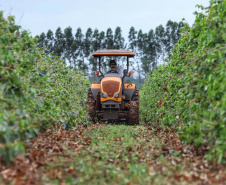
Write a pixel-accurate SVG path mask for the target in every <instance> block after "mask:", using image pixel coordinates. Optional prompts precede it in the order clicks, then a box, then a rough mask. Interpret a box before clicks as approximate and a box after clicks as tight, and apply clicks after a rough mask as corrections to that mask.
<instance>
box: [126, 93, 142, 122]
mask: <svg viewBox="0 0 226 185" xmlns="http://www.w3.org/2000/svg"><path fill="white" fill-rule="evenodd" d="M127 123H128V125H138V124H139V91H138V90H137V89H136V90H135V92H134V94H133V97H132V100H131V101H130V109H129V118H128V121H127Z"/></svg>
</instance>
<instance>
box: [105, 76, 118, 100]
mask: <svg viewBox="0 0 226 185" xmlns="http://www.w3.org/2000/svg"><path fill="white" fill-rule="evenodd" d="M121 92H122V80H121V78H120V77H105V78H103V79H102V81H101V101H107V100H114V101H121Z"/></svg>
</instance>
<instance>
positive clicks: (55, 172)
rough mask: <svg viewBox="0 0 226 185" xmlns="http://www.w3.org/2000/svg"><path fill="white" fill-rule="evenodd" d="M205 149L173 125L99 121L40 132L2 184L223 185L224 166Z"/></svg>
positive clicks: (2, 170)
mask: <svg viewBox="0 0 226 185" xmlns="http://www.w3.org/2000/svg"><path fill="white" fill-rule="evenodd" d="M206 150H207V148H200V149H199V150H197V149H195V148H194V147H193V146H191V145H183V144H182V143H181V142H180V140H179V138H178V135H177V133H175V132H173V130H172V129H167V130H164V129H162V128H161V127H154V126H125V125H105V124H96V125H91V126H89V127H86V128H85V127H83V126H77V127H75V128H73V129H72V131H68V130H64V129H62V128H60V127H56V128H55V129H53V130H50V129H49V130H47V131H46V132H45V133H43V134H39V136H38V138H37V140H33V141H31V142H30V143H28V145H27V146H26V153H25V154H22V155H20V156H18V157H17V158H16V159H15V161H14V163H13V164H12V165H11V166H5V165H3V164H1V166H0V175H1V176H0V183H1V184H28V185H30V184H61V185H63V184H129V185H132V184H224V182H225V181H226V166H223V165H217V164H211V163H208V162H207V161H206V160H205V159H204V157H203V156H204V153H205V152H206Z"/></svg>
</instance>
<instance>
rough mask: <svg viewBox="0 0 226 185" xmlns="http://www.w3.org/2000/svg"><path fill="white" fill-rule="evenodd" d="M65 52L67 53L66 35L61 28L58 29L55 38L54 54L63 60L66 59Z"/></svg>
mask: <svg viewBox="0 0 226 185" xmlns="http://www.w3.org/2000/svg"><path fill="white" fill-rule="evenodd" d="M64 52H65V40H64V34H63V33H62V30H61V28H60V27H58V28H57V30H56V32H55V38H54V52H53V53H54V54H55V55H57V56H59V57H60V58H61V59H64V58H65V56H64Z"/></svg>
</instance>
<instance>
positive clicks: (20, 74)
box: [0, 12, 90, 162]
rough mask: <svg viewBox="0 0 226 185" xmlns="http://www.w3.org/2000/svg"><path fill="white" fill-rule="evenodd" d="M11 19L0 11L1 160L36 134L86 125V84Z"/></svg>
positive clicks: (18, 149)
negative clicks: (53, 128) (52, 127)
mask: <svg viewBox="0 0 226 185" xmlns="http://www.w3.org/2000/svg"><path fill="white" fill-rule="evenodd" d="M19 29H20V26H17V25H15V22H14V18H13V17H11V16H9V17H8V18H7V20H6V19H5V18H4V17H3V12H0V105H1V106H0V161H1V159H3V161H6V162H9V161H11V160H12V159H13V158H14V156H15V155H17V154H19V153H20V152H22V151H23V150H24V147H23V146H24V145H23V141H29V139H30V138H33V137H35V136H36V135H37V133H38V132H39V131H42V130H45V129H46V128H47V127H49V126H51V125H54V124H58V123H60V124H62V127H70V126H71V125H74V124H80V123H83V124H87V123H88V117H87V115H86V112H85V111H84V106H85V101H86V94H87V88H88V87H89V84H90V83H89V81H88V80H87V79H86V78H85V76H84V75H83V74H82V73H81V72H79V71H76V70H72V69H70V68H67V67H66V66H65V65H64V64H63V63H62V62H61V61H60V60H58V59H57V58H51V59H50V58H49V57H47V56H46V54H45V52H44V51H42V50H41V49H39V48H38V47H37V45H36V40H37V39H34V38H32V37H31V36H29V34H28V33H27V32H26V31H23V32H20V30H19Z"/></svg>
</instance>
